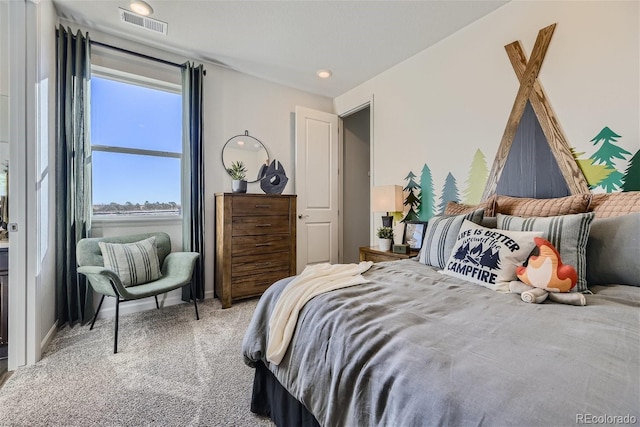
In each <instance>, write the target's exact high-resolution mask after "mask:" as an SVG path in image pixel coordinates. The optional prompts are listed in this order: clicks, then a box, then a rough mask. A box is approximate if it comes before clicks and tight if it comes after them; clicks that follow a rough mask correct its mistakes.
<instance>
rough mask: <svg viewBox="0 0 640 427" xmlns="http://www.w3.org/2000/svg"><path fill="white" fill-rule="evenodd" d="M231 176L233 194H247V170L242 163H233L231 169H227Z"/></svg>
mask: <svg viewBox="0 0 640 427" xmlns="http://www.w3.org/2000/svg"><path fill="white" fill-rule="evenodd" d="M227 172H228V173H229V175H231V179H232V180H233V181H232V182H231V192H233V193H246V192H247V181H246V180H245V178H246V176H247V168H246V167H245V166H244V163H243V162H241V161H235V162H232V163H231V167H230V168H228V169H227Z"/></svg>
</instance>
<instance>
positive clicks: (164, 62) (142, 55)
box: [89, 40, 207, 76]
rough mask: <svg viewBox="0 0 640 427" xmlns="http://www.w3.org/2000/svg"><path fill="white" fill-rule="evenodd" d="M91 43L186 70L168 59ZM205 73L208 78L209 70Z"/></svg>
mask: <svg viewBox="0 0 640 427" xmlns="http://www.w3.org/2000/svg"><path fill="white" fill-rule="evenodd" d="M89 42H90V43H91V44H94V45H96V46H101V47H105V48H107V49H113V50H117V51H119V52H123V53H128V54H129V55H134V56H138V57H140V58H144V59H148V60H150V61H156V62H161V63H163V64H166V65H171V66H173V67H178V68H184V65H183V64H178V63H176V62H171V61H167V60H166V59H160V58H156V57H153V56H150V55H145V54H144V53H139V52H134V51H132V50H128V49H124V48H121V47H117V46H112V45H110V44H106V43H102V42H98V41H95V40H90V41H89ZM203 73H204V75H205V76H206V75H207V70H203Z"/></svg>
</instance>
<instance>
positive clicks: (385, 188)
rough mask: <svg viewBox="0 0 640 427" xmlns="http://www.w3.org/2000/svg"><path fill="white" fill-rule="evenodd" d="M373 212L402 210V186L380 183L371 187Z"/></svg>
mask: <svg viewBox="0 0 640 427" xmlns="http://www.w3.org/2000/svg"><path fill="white" fill-rule="evenodd" d="M372 202H373V203H372V209H373V212H402V187H401V186H399V185H380V186H377V187H373V194H372Z"/></svg>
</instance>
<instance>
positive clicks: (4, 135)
mask: <svg viewBox="0 0 640 427" xmlns="http://www.w3.org/2000/svg"><path fill="white" fill-rule="evenodd" d="M8 30H9V7H8V4H7V2H6V1H5V0H3V1H0V41H1V42H0V168H1V167H2V165H3V164H4V162H5V160H7V159H8V158H9V32H8ZM4 192H5V189H4V188H0V195H4Z"/></svg>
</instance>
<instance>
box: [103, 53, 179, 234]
mask: <svg viewBox="0 0 640 427" xmlns="http://www.w3.org/2000/svg"><path fill="white" fill-rule="evenodd" d="M94 76H95V77H98V78H103V79H108V80H113V81H117V82H120V83H126V84H132V85H136V86H142V87H146V88H149V89H155V90H162V91H165V92H170V93H175V94H178V95H180V96H182V86H181V85H179V84H176V83H171V82H168V81H164V80H158V79H153V78H150V77H146V76H142V75H139V74H133V73H128V72H125V71H121V70H116V69H113V68H108V67H104V66H100V65H94V64H92V65H91V78H93V77H94ZM93 151H101V152H107V153H120V154H133V155H143V156H154V157H162V158H177V159H180V169H181V170H182V167H183V163H182V160H183V159H182V152H179V153H178V152H173V151H164V150H149V149H142V148H129V147H118V146H112V145H98V144H93V143H91V152H92V153H93ZM92 157H93V156H92ZM92 163H93V160H92ZM91 180H92V182H93V173H92V176H91ZM182 191H183V189H182V186H181V188H180V198H181V199H182ZM91 197H92V202H91V205H92V206H91V222H92V223H98V224H99V223H109V224H114V225H116V224H118V223H143V222H144V223H149V222H153V223H167V224H171V223H175V222H181V221H182V212H183V211H182V209H180V211H179V212H178V213H176V214H167V213H163V214H153V215H143V214H137V213H131V214H122V215H107V214H95V213H94V212H93V185H92V189H91ZM180 204H181V205H182V200H180Z"/></svg>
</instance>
